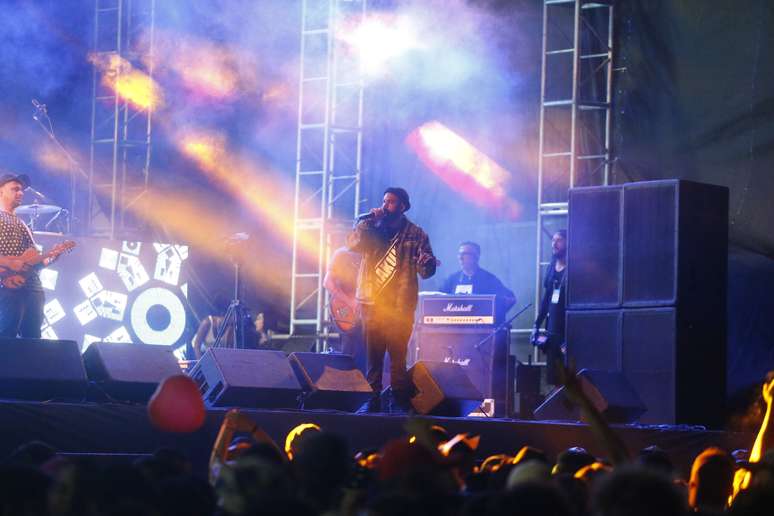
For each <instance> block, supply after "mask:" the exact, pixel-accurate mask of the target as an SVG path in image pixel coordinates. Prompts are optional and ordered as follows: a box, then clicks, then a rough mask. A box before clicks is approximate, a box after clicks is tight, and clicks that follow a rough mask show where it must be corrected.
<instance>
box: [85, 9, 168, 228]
mask: <svg viewBox="0 0 774 516" xmlns="http://www.w3.org/2000/svg"><path fill="white" fill-rule="evenodd" d="M155 4H156V1H155V0H95V2H94V41H93V48H92V60H93V61H94V63H95V65H94V67H93V77H92V103H91V106H92V116H91V152H90V166H89V185H88V213H87V215H86V217H87V219H86V221H85V222H86V232H87V233H88V234H94V235H101V236H109V237H110V238H118V237H119V236H120V235H123V234H125V233H127V232H136V231H137V230H139V229H140V224H139V222H138V221H137V219H136V218H135V217H132V216H131V215H130V213H131V206H132V204H133V203H134V202H136V201H137V200H138V199H139V198H140V197H141V196H142V195H143V194H144V193H145V192H146V191H147V189H148V179H149V175H150V159H151V126H152V124H151V118H152V116H151V115H152V108H142V107H139V106H138V105H137V104H133V103H132V102H130V101H129V100H127V99H126V98H122V97H121V96H119V95H118V94H116V91H115V89H114V88H111V87H109V86H108V85H107V84H105V80H104V79H105V75H106V74H107V75H108V78H109V79H110V80H111V81H113V82H114V83H116V84H117V83H120V81H121V78H122V75H123V74H125V73H127V72H128V68H129V66H111V67H109V68H108V69H104V63H108V62H110V61H111V60H113V62H114V63H117V62H121V63H127V64H128V65H130V66H131V68H133V69H139V70H141V71H142V72H143V73H145V74H147V75H148V76H149V77H150V78H151V79H152V78H153V38H154V34H153V33H154V21H155V20H154V18H155ZM119 58H120V59H119ZM96 63H103V66H102V67H100V66H97V65H96ZM100 68H102V69H100Z"/></svg>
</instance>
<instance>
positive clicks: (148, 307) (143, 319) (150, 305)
mask: <svg viewBox="0 0 774 516" xmlns="http://www.w3.org/2000/svg"><path fill="white" fill-rule="evenodd" d="M151 319H153V321H154V322H156V324H151V321H150V320H151ZM131 321H132V329H133V330H134V333H135V335H137V338H138V339H140V340H141V341H143V342H144V343H146V344H158V345H167V346H171V345H172V344H175V343H177V341H178V340H179V339H180V337H182V336H183V332H184V331H185V307H183V303H182V301H180V298H179V297H177V296H176V295H175V294H173V293H172V292H171V291H169V290H167V289H165V288H159V287H154V288H149V289H148V290H146V291H144V292H142V293H141V294H140V295H138V296H137V299H135V300H134V303H133V304H132V309H131ZM158 321H162V323H161V324H158Z"/></svg>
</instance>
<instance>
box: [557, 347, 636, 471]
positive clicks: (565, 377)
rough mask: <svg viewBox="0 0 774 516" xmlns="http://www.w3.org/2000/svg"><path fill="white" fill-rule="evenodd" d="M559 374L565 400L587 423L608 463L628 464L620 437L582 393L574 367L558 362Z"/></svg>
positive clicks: (624, 447) (628, 459) (628, 457)
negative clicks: (568, 401) (602, 449)
mask: <svg viewBox="0 0 774 516" xmlns="http://www.w3.org/2000/svg"><path fill="white" fill-rule="evenodd" d="M559 374H560V378H561V381H562V383H563V384H564V389H565V391H564V392H565V395H566V396H567V399H569V400H570V401H571V402H572V403H574V404H575V405H577V406H578V408H579V409H580V412H581V416H582V418H583V420H584V421H586V423H588V425H589V427H590V428H591V432H592V433H593V434H594V437H596V438H597V440H598V441H599V442H600V443H601V444H602V446H603V447H604V448H605V452H606V453H607V455H608V457H609V458H610V462H612V463H613V465H619V464H623V463H626V462H629V461H630V460H631V457H630V456H629V451H628V450H627V449H626V445H625V444H624V442H623V440H622V439H621V437H620V436H619V435H618V434H617V433H615V432H614V431H613V429H612V428H610V425H609V424H608V423H607V421H606V420H605V418H604V417H603V416H602V414H601V413H600V412H599V411H598V410H597V408H596V407H595V406H594V404H593V403H592V402H591V399H589V397H588V396H587V395H586V393H585V392H583V388H582V387H581V384H580V381H579V380H578V377H577V376H576V374H575V367H574V366H573V365H569V366H568V365H565V364H563V363H561V362H560V364H559Z"/></svg>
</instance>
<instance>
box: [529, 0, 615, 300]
mask: <svg viewBox="0 0 774 516" xmlns="http://www.w3.org/2000/svg"><path fill="white" fill-rule="evenodd" d="M614 3H615V2H614V0H610V1H599V0H598V1H595V2H591V1H585V0H544V2H543V50H542V66H541V77H540V102H541V104H540V136H539V138H540V144H539V158H538V189H537V191H538V199H537V201H538V202H537V205H538V213H537V276H536V285H535V286H536V288H535V296H536V303H535V308H536V312H537V310H539V307H540V299H541V288H542V279H543V276H544V274H545V270H546V267H547V266H548V265H549V263H550V258H551V237H552V235H553V233H554V232H555V231H556V230H557V229H560V228H566V227H567V215H568V189H569V188H573V187H576V186H600V185H607V184H608V182H609V181H610V175H611V169H612V165H613V162H614V159H613V156H612V151H611V129H612V100H613V73H614V69H613V20H614V18H613V15H614Z"/></svg>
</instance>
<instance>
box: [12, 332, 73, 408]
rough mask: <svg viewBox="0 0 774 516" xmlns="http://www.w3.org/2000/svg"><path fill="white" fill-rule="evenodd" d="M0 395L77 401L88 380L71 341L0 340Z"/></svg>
mask: <svg viewBox="0 0 774 516" xmlns="http://www.w3.org/2000/svg"><path fill="white" fill-rule="evenodd" d="M0 349H2V352H3V359H2V360H0V398H6V399H23V400H39V401H45V400H68V401H80V400H82V399H83V398H84V397H85V396H86V389H87V386H88V382H87V380H86V371H85V370H84V368H83V361H82V360H81V352H80V349H79V346H78V343H77V342H75V341H72V340H46V339H7V338H6V339H0Z"/></svg>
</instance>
